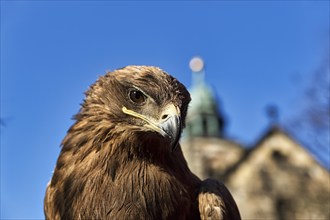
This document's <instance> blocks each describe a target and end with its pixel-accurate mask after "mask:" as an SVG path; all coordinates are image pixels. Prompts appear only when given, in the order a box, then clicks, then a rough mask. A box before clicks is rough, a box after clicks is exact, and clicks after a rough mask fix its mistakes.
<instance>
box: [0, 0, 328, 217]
mask: <svg viewBox="0 0 330 220" xmlns="http://www.w3.org/2000/svg"><path fill="white" fill-rule="evenodd" d="M328 31H329V2H328V1H289V2H285V1H267V2H262V1H234V2H231V1H221V2H216V1H207V2H202V1H194V2H189V1H179V2H174V1H170V2H165V1H162V2H150V1H143V2H135V1H124V2H120V1H115V2H113V1H70V2H64V1H45V2H43V1H1V119H2V120H3V122H4V123H3V124H2V125H1V219H42V218H43V204H42V203H43V197H44V191H45V187H46V184H47V182H48V181H49V179H50V178H51V174H52V170H53V168H54V165H55V162H56V159H57V156H58V154H59V151H60V147H59V146H60V142H61V140H62V139H63V138H64V136H65V134H66V131H67V129H68V128H69V126H70V125H71V124H72V123H73V121H72V120H71V117H72V116H73V115H74V114H75V113H77V111H78V110H79V108H80V105H79V104H80V103H81V102H82V99H83V97H84V95H83V92H84V91H85V90H86V89H87V88H88V86H89V85H90V84H92V83H93V82H94V81H95V80H96V79H97V77H98V76H100V75H103V74H104V73H105V71H107V70H113V69H116V68H120V67H123V66H126V65H132V64H138V65H140V64H141V65H142V64H143V65H155V66H159V67H161V68H162V69H164V70H165V71H167V72H169V73H171V74H172V75H174V76H175V77H177V78H178V79H179V80H180V81H182V82H183V83H184V84H185V85H186V86H188V87H189V86H190V84H191V71H190V69H189V67H188V63H189V60H190V59H191V58H192V57H193V56H195V55H199V56H201V57H203V59H204V61H205V63H206V80H207V82H208V83H210V84H211V85H212V86H213V88H214V89H215V92H216V93H217V95H218V98H219V100H220V103H221V111H222V112H223V113H224V114H225V116H226V117H227V118H228V124H227V127H226V133H227V135H228V136H230V137H232V138H234V139H235V140H238V141H239V142H241V143H243V144H246V145H250V144H253V143H254V142H255V141H256V140H257V139H258V138H259V137H260V135H261V134H262V133H263V132H264V131H265V129H266V127H267V126H268V123H269V120H268V119H267V117H266V116H265V110H264V109H265V106H267V105H268V104H276V105H277V106H278V108H279V109H280V120H281V121H285V120H287V119H290V118H292V117H294V116H295V115H296V114H297V112H298V111H299V108H298V106H299V105H298V103H299V101H298V100H299V97H300V96H301V94H302V92H303V90H304V88H305V86H306V85H307V84H308V82H309V81H310V79H311V74H312V72H313V71H315V69H317V68H318V66H319V65H320V63H321V62H322V60H323V59H324V53H325V51H326V50H328V48H326V46H325V45H326V43H325V42H326V41H329V34H328ZM328 160H329V159H328Z"/></svg>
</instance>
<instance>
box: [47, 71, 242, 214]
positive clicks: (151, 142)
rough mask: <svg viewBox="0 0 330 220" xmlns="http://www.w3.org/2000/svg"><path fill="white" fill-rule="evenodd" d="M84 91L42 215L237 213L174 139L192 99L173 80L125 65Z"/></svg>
mask: <svg viewBox="0 0 330 220" xmlns="http://www.w3.org/2000/svg"><path fill="white" fill-rule="evenodd" d="M85 95H86V97H85V99H84V101H83V103H82V104H81V108H80V111H79V112H78V113H77V114H76V115H75V116H74V120H75V122H74V124H73V125H72V126H71V127H70V128H69V130H68V132H67V135H66V136H65V138H64V139H63V141H62V143H61V147H62V148H61V152H60V155H59V157H58V159H57V163H56V167H55V170H54V173H53V176H52V179H51V181H50V182H49V184H48V186H47V189H46V195H45V199H44V213H45V217H46V219H50V220H52V219H55V220H56V219H65V220H67V219H68V220H70V219H73V220H76V219H157V220H158V219H202V220H204V219H205V220H206V219H224V220H227V219H228V220H229V219H230V220H239V219H240V214H239V211H238V208H237V205H236V203H235V201H234V199H233V197H232V196H231V194H230V192H229V191H228V189H227V188H226V187H225V186H224V184H222V183H221V182H220V181H218V180H215V179H206V180H203V181H202V180H200V179H199V178H198V177H197V176H196V175H194V174H193V173H192V172H191V171H190V169H189V168H188V165H187V162H186V160H185V158H184V156H183V153H182V150H181V147H180V144H179V139H180V136H181V132H182V129H183V128H184V127H185V118H186V114H187V109H188V104H189V102H190V100H191V98H190V94H189V92H188V91H187V89H186V88H185V86H184V85H183V84H182V83H180V82H179V81H178V80H177V79H175V78H174V77H173V76H171V75H169V74H168V73H166V72H164V71H163V70H161V69H160V68H158V67H153V66H127V67H124V68H121V69H117V70H115V71H113V72H107V73H106V74H105V75H104V76H101V77H100V78H99V79H98V80H97V81H96V82H95V83H94V84H93V85H91V86H90V87H89V89H88V90H87V92H86V93H85Z"/></svg>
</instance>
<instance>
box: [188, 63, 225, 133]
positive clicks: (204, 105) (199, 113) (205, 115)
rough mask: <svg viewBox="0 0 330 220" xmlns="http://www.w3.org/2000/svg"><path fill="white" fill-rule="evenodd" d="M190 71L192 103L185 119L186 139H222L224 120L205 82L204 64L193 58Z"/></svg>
mask: <svg viewBox="0 0 330 220" xmlns="http://www.w3.org/2000/svg"><path fill="white" fill-rule="evenodd" d="M189 66H190V69H191V70H192V87H191V88H190V94H191V97H192V101H191V104H190V107H189V111H188V115H187V119H186V124H187V126H186V135H187V137H222V136H223V129H224V118H223V116H222V115H221V114H220V113H219V109H218V104H217V100H216V96H215V93H214V91H213V89H212V88H211V87H210V86H209V85H208V84H207V83H206V82H205V80H204V77H205V69H204V62H203V60H202V59H201V58H200V57H194V58H193V59H192V60H191V61H190V63H189Z"/></svg>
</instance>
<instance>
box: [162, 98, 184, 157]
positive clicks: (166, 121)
mask: <svg viewBox="0 0 330 220" xmlns="http://www.w3.org/2000/svg"><path fill="white" fill-rule="evenodd" d="M159 127H160V128H161V129H162V130H163V131H164V132H165V134H166V135H165V136H167V137H168V138H169V139H170V141H171V150H172V151H174V150H175V148H176V147H177V145H178V143H179V139H180V136H181V131H182V123H181V117H180V110H179V109H178V108H177V107H175V106H174V105H173V104H170V105H169V106H168V107H167V108H166V109H165V111H164V112H163V113H162V116H161V119H160V123H159Z"/></svg>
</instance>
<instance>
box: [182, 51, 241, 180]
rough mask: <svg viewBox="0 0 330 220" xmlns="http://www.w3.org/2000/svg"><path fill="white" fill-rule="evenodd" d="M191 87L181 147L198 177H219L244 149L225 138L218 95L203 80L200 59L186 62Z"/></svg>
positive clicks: (203, 72) (237, 158)
mask: <svg viewBox="0 0 330 220" xmlns="http://www.w3.org/2000/svg"><path fill="white" fill-rule="evenodd" d="M189 66H190V69H191V71H192V86H191V87H190V89H189V92H190V95H191V102H190V105H189V108H188V113H187V118H186V128H185V130H184V133H183V137H182V139H181V140H182V141H181V146H182V151H183V153H184V155H185V157H186V160H187V162H188V165H189V167H190V169H191V170H192V171H193V172H194V173H195V174H196V175H197V176H199V177H200V178H205V177H222V176H223V175H224V173H225V171H226V170H227V169H228V167H230V166H231V165H233V164H234V163H236V162H237V161H238V160H239V158H240V157H241V156H242V153H243V148H242V147H241V146H240V145H239V144H237V143H235V142H234V141H231V140H229V139H226V137H225V135H224V127H225V120H224V117H223V115H222V114H221V112H220V109H219V104H218V100H217V96H216V93H215V91H214V90H213V89H212V87H211V86H210V85H209V84H207V82H206V81H205V72H206V71H205V68H204V67H205V65H204V62H203V60H202V59H201V58H200V57H194V58H193V59H191V61H190V63H189Z"/></svg>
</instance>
